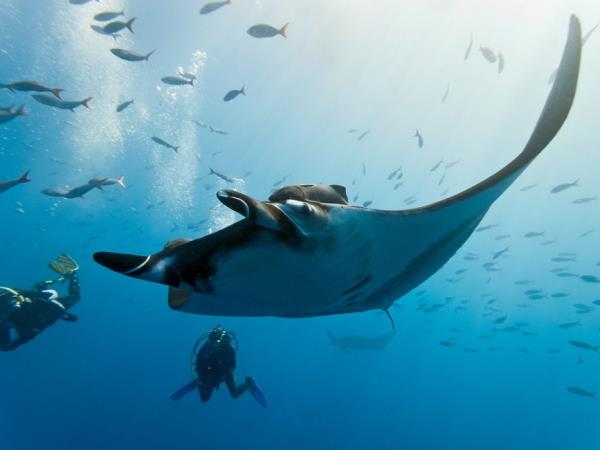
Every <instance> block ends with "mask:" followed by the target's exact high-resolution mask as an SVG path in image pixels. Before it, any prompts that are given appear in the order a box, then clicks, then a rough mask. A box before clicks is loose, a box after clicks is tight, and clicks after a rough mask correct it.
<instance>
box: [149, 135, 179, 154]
mask: <svg viewBox="0 0 600 450" xmlns="http://www.w3.org/2000/svg"><path fill="white" fill-rule="evenodd" d="M151 139H152V140H153V141H154V142H156V143H157V144H158V145H162V146H163V147H167V148H170V149H171V150H173V151H175V153H179V146H176V145H173V144H169V143H168V142H167V141H165V140H164V139H161V138H159V137H156V136H152V138H151Z"/></svg>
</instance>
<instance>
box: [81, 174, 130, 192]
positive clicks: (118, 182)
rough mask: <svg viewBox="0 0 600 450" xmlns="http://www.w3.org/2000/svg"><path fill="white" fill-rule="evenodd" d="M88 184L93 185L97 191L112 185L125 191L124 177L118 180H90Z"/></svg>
mask: <svg viewBox="0 0 600 450" xmlns="http://www.w3.org/2000/svg"><path fill="white" fill-rule="evenodd" d="M88 184H93V185H95V186H96V187H97V188H98V189H100V190H102V186H112V185H114V184H116V185H118V186H120V187H121V188H123V189H125V177H119V178H92V179H91V180H90V181H88Z"/></svg>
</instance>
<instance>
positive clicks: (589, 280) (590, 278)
mask: <svg viewBox="0 0 600 450" xmlns="http://www.w3.org/2000/svg"><path fill="white" fill-rule="evenodd" d="M579 278H581V279H582V280H583V281H585V282H586V283H600V278H598V277H597V276H595V275H581V276H580V277H579Z"/></svg>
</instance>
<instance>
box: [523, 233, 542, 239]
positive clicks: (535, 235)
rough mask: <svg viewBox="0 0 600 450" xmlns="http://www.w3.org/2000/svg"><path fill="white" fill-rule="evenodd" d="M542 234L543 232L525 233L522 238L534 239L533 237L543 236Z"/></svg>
mask: <svg viewBox="0 0 600 450" xmlns="http://www.w3.org/2000/svg"><path fill="white" fill-rule="evenodd" d="M543 235H544V232H543V231H529V232H527V233H525V234H524V237H526V238H535V237H540V236H543Z"/></svg>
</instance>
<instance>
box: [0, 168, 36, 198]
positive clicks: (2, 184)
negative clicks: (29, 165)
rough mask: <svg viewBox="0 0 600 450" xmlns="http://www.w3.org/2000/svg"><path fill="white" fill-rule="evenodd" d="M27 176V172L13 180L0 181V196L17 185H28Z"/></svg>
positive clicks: (28, 179)
mask: <svg viewBox="0 0 600 450" xmlns="http://www.w3.org/2000/svg"><path fill="white" fill-rule="evenodd" d="M27 175H29V170H28V171H27V172H25V173H24V174H23V175H21V176H20V177H19V178H16V179H14V180H8V181H0V194H2V193H3V192H6V191H8V190H9V189H11V188H13V187H15V186H16V185H17V184H22V183H29V182H30V181H31V179H30V178H28V177H27Z"/></svg>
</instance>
